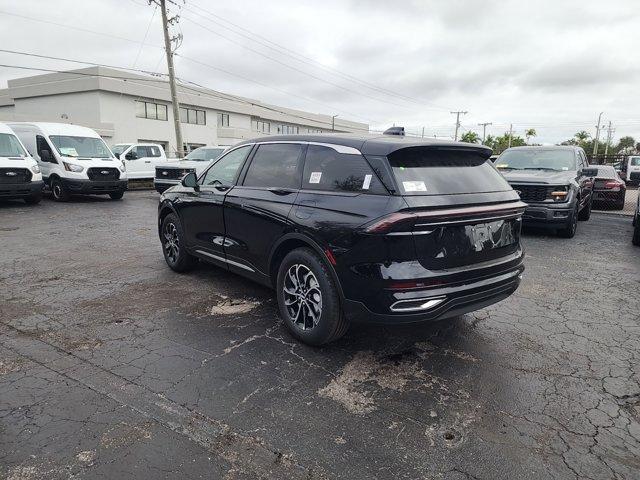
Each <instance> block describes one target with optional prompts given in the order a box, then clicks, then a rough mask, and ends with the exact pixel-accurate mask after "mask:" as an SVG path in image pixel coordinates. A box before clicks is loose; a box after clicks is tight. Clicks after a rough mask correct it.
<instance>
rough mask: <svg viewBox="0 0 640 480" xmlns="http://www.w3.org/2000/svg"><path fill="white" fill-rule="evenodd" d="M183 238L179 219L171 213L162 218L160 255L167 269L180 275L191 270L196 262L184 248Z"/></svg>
mask: <svg viewBox="0 0 640 480" xmlns="http://www.w3.org/2000/svg"><path fill="white" fill-rule="evenodd" d="M184 238H185V235H184V230H182V224H181V223H180V219H179V218H178V217H177V216H176V215H175V214H173V213H170V214H169V215H167V216H166V217H164V219H163V220H162V226H161V227H160V242H161V243H162V253H163V255H164V259H165V261H166V262H167V265H169V268H171V270H173V271H175V272H180V273H182V272H187V271H189V270H191V269H192V268H193V267H194V265H195V264H196V263H197V262H198V259H197V258H195V257H194V256H192V255H190V254H189V252H187V250H186V249H185V248H184V244H185V242H184Z"/></svg>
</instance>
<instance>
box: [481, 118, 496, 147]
mask: <svg viewBox="0 0 640 480" xmlns="http://www.w3.org/2000/svg"><path fill="white" fill-rule="evenodd" d="M489 125H493V124H492V123H491V122H484V123H479V124H478V126H479V127H482V143H484V141H485V139H486V138H487V127H488V126H489Z"/></svg>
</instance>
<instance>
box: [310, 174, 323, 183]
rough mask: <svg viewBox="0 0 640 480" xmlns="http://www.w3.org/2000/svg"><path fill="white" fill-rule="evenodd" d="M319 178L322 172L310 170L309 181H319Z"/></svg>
mask: <svg viewBox="0 0 640 480" xmlns="http://www.w3.org/2000/svg"><path fill="white" fill-rule="evenodd" d="M320 178H322V172H311V176H310V177H309V183H320Z"/></svg>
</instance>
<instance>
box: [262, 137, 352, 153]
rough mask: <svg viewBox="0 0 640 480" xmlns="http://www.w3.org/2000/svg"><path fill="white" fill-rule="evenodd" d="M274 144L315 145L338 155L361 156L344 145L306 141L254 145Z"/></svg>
mask: <svg viewBox="0 0 640 480" xmlns="http://www.w3.org/2000/svg"><path fill="white" fill-rule="evenodd" d="M275 143H295V144H298V145H317V146H319V147H328V148H331V149H333V150H335V151H336V152H338V153H344V154H345V155H362V152H361V151H360V150H358V149H357V148H354V147H347V146H346V145H337V144H335V143H323V142H309V141H306V140H280V141H278V140H274V141H272V142H256V145H258V146H260V145H272V144H275Z"/></svg>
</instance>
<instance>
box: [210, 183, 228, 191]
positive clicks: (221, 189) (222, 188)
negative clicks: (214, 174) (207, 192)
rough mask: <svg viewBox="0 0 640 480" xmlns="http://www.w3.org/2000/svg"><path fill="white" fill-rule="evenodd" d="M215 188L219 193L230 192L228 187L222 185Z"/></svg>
mask: <svg viewBox="0 0 640 480" xmlns="http://www.w3.org/2000/svg"><path fill="white" fill-rule="evenodd" d="M213 188H215V189H216V190H218V191H219V192H226V191H227V190H229V187H228V186H226V185H222V184H218V185H214V186H213Z"/></svg>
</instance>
